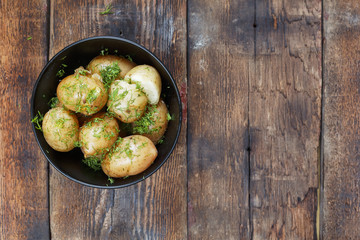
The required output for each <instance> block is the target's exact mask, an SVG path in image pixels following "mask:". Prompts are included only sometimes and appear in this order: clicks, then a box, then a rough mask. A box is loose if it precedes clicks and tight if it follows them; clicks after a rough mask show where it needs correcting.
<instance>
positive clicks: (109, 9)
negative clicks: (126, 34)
mask: <svg viewBox="0 0 360 240" xmlns="http://www.w3.org/2000/svg"><path fill="white" fill-rule="evenodd" d="M112 8H113V6H111V4H108V5H106V7H105V10H104V11H102V12H100V14H101V15H106V14H113V12H112V11H111V9H112Z"/></svg>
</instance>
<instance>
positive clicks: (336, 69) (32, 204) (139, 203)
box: [0, 0, 360, 239]
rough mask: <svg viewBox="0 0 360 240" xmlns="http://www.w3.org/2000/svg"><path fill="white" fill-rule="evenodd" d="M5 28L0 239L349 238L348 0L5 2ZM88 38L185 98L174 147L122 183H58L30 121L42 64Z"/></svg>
mask: <svg viewBox="0 0 360 240" xmlns="http://www.w3.org/2000/svg"><path fill="white" fill-rule="evenodd" d="M108 4H111V5H112V6H113V9H112V12H113V14H110V15H100V14H99V13H100V12H101V11H103V10H104V9H105V6H106V5H108ZM0 34H1V35H0V44H1V48H0V106H1V107H0V147H1V150H0V239H50V238H52V239H318V238H320V239H360V227H359V226H360V152H359V149H360V131H359V129H360V70H359V69H360V41H359V39H360V2H359V1H358V0H342V1H337V0H323V1H321V0H224V1H218V0H156V1H155V0H153V1H151V0H147V1H145V0H135V1H133V0H123V1H120V0H119V1H115V0H114V1H107V0H89V1H85V0H79V1H73V0H32V1H22V0H12V1H10V0H0ZM98 35H112V36H120V37H124V38H127V39H130V40H133V41H135V42H138V43H140V44H142V45H144V46H145V47H147V48H148V49H150V50H151V51H152V52H154V53H155V54H156V55H157V56H158V57H159V58H160V59H161V60H162V61H163V62H164V63H165V65H166V66H167V67H168V68H169V70H170V71H171V72H172V74H173V76H174V78H175V79H176V81H177V85H178V87H179V89H180V91H181V96H182V103H183V108H184V121H183V128H182V133H181V136H180V139H179V143H178V145H177V147H176V150H175V152H174V153H173V155H172V157H171V158H170V159H169V160H168V161H167V163H166V164H165V165H164V166H163V167H162V168H161V169H160V170H159V171H158V172H157V173H156V174H154V175H153V176H152V177H151V178H149V179H147V180H146V181H144V182H142V183H140V184H137V185H135V186H131V187H128V188H126V189H119V190H99V189H93V188H88V187H83V186H81V185H79V184H77V183H74V182H72V181H70V180H68V179H66V178H64V177H63V176H62V175H60V174H59V173H57V172H56V171H55V170H54V169H53V168H52V167H49V165H48V163H47V162H46V159H45V158H44V156H43V155H42V154H41V152H40V149H39V147H38V146H37V144H36V142H35V138H34V136H33V133H32V130H31V125H30V113H29V112H30V97H31V91H32V88H33V85H34V83H35V81H36V78H37V76H38V74H39V73H40V71H41V69H42V68H43V66H44V65H45V64H46V62H47V61H48V60H49V59H50V58H51V57H52V56H53V55H54V54H55V53H57V52H58V51H59V50H61V49H62V48H63V47H65V46H66V45H68V44H70V43H72V42H74V41H77V40H80V39H83V38H86V37H91V36H98ZM30 36H31V37H32V39H31V40H27V38H28V37H30Z"/></svg>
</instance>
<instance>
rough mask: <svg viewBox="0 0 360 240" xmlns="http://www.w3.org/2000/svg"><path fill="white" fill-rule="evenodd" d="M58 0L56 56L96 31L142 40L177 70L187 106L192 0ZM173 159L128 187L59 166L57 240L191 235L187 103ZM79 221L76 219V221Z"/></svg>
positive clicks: (54, 196)
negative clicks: (64, 172) (109, 185)
mask: <svg viewBox="0 0 360 240" xmlns="http://www.w3.org/2000/svg"><path fill="white" fill-rule="evenodd" d="M108 3H109V2H108V1H95V0H92V1H80V2H78V1H65V0H62V1H54V0H53V1H51V19H52V21H51V23H52V24H51V41H50V55H54V54H55V53H56V52H57V51H59V50H60V49H61V48H63V47H64V46H66V45H67V44H69V43H71V42H73V41H76V40H79V39H82V38H85V37H90V36H95V35H114V36H121V37H125V38H127V39H130V40H134V41H136V42H138V43H140V44H143V45H144V46H145V47H147V48H149V49H150V50H151V51H153V52H154V53H155V54H156V55H157V56H158V57H159V58H160V59H161V60H162V61H163V62H164V63H165V65H166V66H168V67H169V70H170V72H172V74H173V77H174V78H175V79H176V80H177V83H178V86H179V87H180V88H181V93H182V97H183V104H184V106H185V107H186V89H187V86H186V82H187V80H186V1H180V0H179V1H170V0H168V1H161V0H159V1H130V0H128V1H117V2H112V3H111V4H112V6H113V9H112V12H114V14H110V15H100V14H99V12H101V11H103V10H104V9H105V6H106V5H107V4H108ZM184 116H185V118H184V121H183V127H182V133H181V136H180V139H179V143H178V145H177V147H176V150H175V151H174V153H173V155H172V157H171V158H170V159H169V160H168V162H167V163H165V164H164V166H163V167H162V168H161V169H160V170H159V171H158V172H157V173H156V174H154V175H153V176H152V177H151V178H149V179H147V180H145V182H143V183H141V184H137V185H135V186H131V187H128V188H126V189H120V190H115V191H113V190H98V189H91V188H87V187H82V186H80V185H79V184H76V183H73V182H71V181H69V180H67V179H66V178H64V177H63V176H61V175H60V174H58V173H57V172H55V170H53V169H52V170H51V177H50V188H51V191H50V193H51V195H50V200H51V202H50V206H51V212H50V214H51V215H50V219H51V233H52V237H53V238H54V239H75V238H79V239H186V236H187V235H186V234H187V231H186V224H187V223H186V138H185V133H186V108H185V109H184ZM70 222H71V224H69V223H70Z"/></svg>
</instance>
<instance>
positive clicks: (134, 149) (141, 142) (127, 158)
mask: <svg viewBox="0 0 360 240" xmlns="http://www.w3.org/2000/svg"><path fill="white" fill-rule="evenodd" d="M157 155H158V151H157V149H156V147H155V145H154V144H153V142H152V141H151V140H150V139H148V138H147V137H144V136H141V135H131V136H128V137H125V138H123V139H121V140H120V141H119V142H118V143H115V145H114V146H113V148H112V149H111V151H110V152H109V153H108V155H106V157H105V159H104V160H103V161H102V163H101V168H102V170H103V171H104V173H105V174H106V175H108V176H109V177H115V178H119V177H126V176H132V175H136V174H139V173H141V172H143V171H145V170H146V169H147V168H148V167H149V166H150V165H151V164H152V163H153V162H154V160H155V159H156V157H157Z"/></svg>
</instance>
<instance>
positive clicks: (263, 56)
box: [249, 0, 321, 239]
mask: <svg viewBox="0 0 360 240" xmlns="http://www.w3.org/2000/svg"><path fill="white" fill-rule="evenodd" d="M255 26H256V35H255V45H256V48H255V51H256V52H255V54H256V61H255V63H256V66H255V71H256V76H255V78H253V79H250V89H249V90H250V97H249V106H250V108H249V122H250V139H251V140H250V144H251V154H250V175H251V182H250V207H251V222H252V239H314V238H316V234H315V227H316V225H315V220H316V205H317V192H316V189H317V187H318V181H317V180H318V178H317V176H318V175H317V174H318V168H317V164H318V150H319V147H320V145H319V142H320V141H319V139H320V125H321V124H320V116H321V2H320V1H304V0H302V1H299V0H291V1H282V0H269V1H262V0H257V1H256V25H255Z"/></svg>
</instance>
